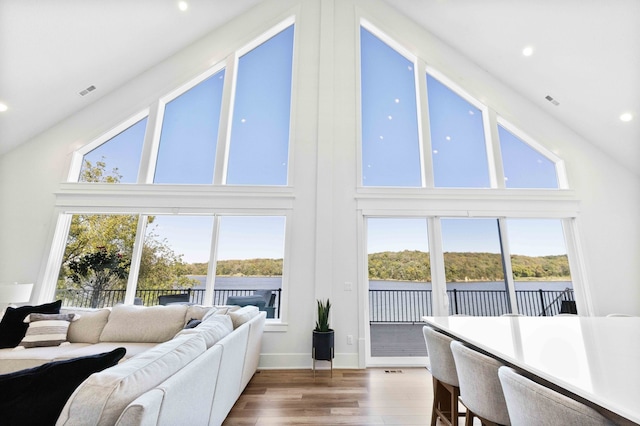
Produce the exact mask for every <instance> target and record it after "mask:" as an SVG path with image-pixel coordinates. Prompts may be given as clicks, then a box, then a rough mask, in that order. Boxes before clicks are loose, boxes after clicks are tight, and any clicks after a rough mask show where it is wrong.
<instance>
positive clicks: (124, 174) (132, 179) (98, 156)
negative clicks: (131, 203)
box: [78, 117, 147, 183]
mask: <svg viewBox="0 0 640 426" xmlns="http://www.w3.org/2000/svg"><path fill="white" fill-rule="evenodd" d="M146 127H147V118H146V117H145V118H144V119H142V120H140V121H138V122H137V123H136V124H134V125H133V126H131V127H129V128H127V129H126V130H124V131H123V132H121V133H119V134H118V135H117V136H114V137H113V138H111V139H109V140H108V141H106V142H105V143H103V144H102V145H100V146H98V147H97V148H96V149H94V150H93V151H90V152H88V153H87V154H85V156H84V157H83V159H82V168H81V170H80V178H79V179H78V182H109V183H136V182H137V181H138V169H139V167H140V156H141V155H142V144H143V142H144V132H145V129H146Z"/></svg>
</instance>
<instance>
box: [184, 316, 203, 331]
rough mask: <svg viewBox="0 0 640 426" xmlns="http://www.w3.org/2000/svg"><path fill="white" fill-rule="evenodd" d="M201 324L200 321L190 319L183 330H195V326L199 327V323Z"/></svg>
mask: <svg viewBox="0 0 640 426" xmlns="http://www.w3.org/2000/svg"><path fill="white" fill-rule="evenodd" d="M201 322H202V321H201V320H199V319H195V318H191V319H190V320H189V322H187V325H185V326H184V328H185V329H188V328H196V327H197V326H199V325H200V323H201Z"/></svg>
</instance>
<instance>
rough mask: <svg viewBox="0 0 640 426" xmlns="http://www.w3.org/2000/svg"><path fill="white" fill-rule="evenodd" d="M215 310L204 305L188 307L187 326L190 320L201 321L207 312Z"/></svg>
mask: <svg viewBox="0 0 640 426" xmlns="http://www.w3.org/2000/svg"><path fill="white" fill-rule="evenodd" d="M212 309H215V308H214V307H212V306H202V305H189V306H187V314H186V315H185V324H186V323H187V322H189V320H190V319H197V320H201V319H202V318H203V317H204V316H205V315H206V314H207V312H209V311H210V310H212Z"/></svg>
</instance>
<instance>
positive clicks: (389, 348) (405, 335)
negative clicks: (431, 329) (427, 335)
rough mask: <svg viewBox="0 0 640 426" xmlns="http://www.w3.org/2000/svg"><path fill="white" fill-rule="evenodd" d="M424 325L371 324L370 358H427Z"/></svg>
mask: <svg viewBox="0 0 640 426" xmlns="http://www.w3.org/2000/svg"><path fill="white" fill-rule="evenodd" d="M423 326H424V324H371V356H375V357H383V356H385V357H386V356H427V347H426V345H425V343H424V336H423V334H422V327H423Z"/></svg>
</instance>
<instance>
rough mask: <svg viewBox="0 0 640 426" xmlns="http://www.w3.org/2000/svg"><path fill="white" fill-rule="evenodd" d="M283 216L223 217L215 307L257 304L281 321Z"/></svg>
mask: <svg viewBox="0 0 640 426" xmlns="http://www.w3.org/2000/svg"><path fill="white" fill-rule="evenodd" d="M284 236H285V218H284V217H283V216H222V217H220V223H219V229H218V245H217V260H216V279H215V297H216V300H214V303H215V304H222V305H224V304H231V305H244V304H256V305H258V306H259V308H260V309H261V310H264V311H266V312H267V318H279V317H280V316H279V314H280V294H281V291H282V272H283V259H284Z"/></svg>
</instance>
